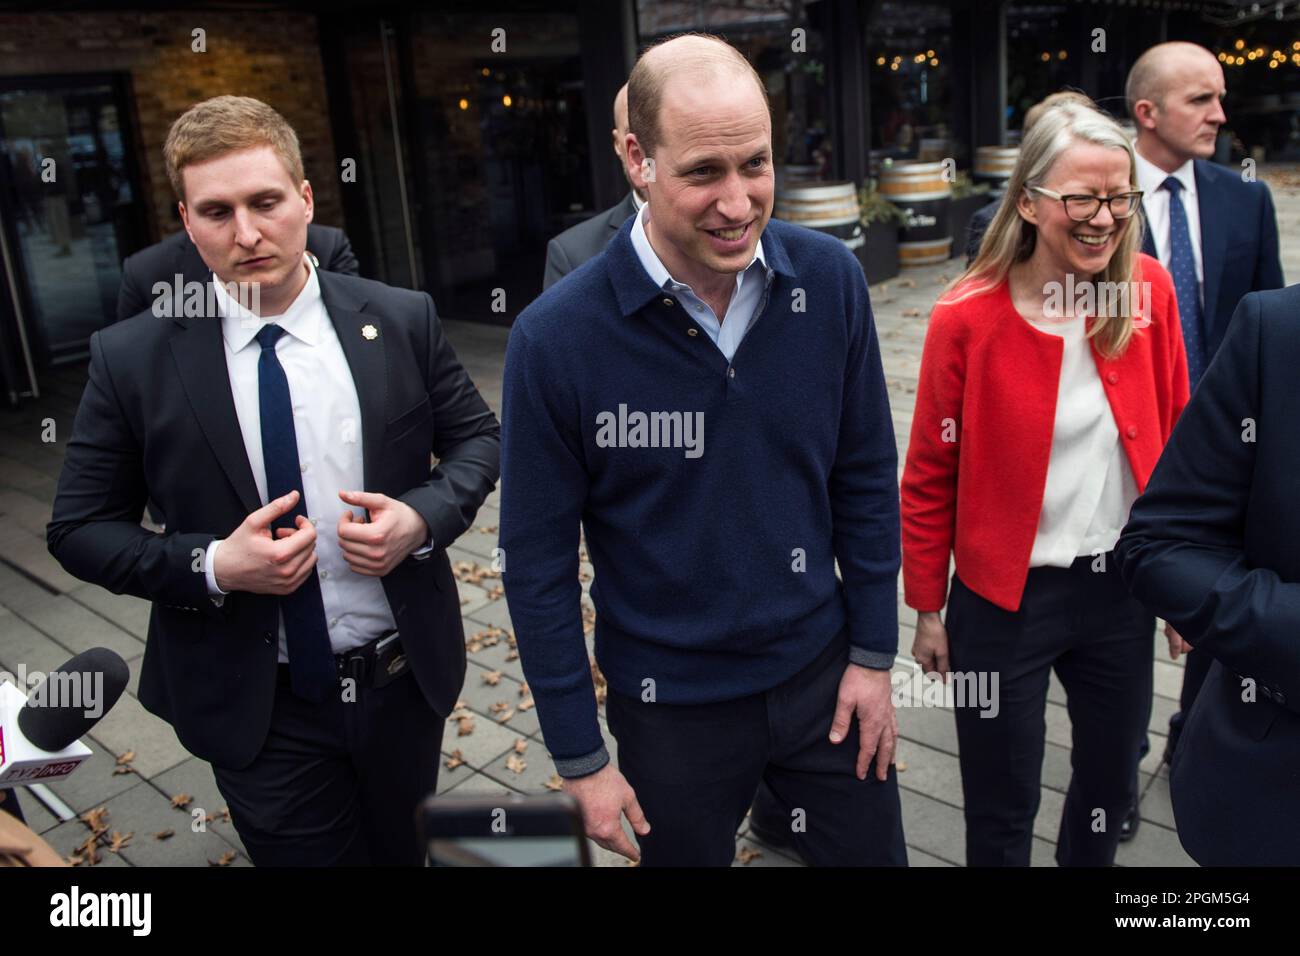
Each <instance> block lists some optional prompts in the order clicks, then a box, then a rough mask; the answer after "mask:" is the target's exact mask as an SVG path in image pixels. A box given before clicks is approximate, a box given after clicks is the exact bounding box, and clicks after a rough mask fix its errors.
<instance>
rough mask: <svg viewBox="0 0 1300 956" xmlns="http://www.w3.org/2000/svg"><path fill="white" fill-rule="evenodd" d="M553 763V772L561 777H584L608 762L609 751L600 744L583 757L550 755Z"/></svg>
mask: <svg viewBox="0 0 1300 956" xmlns="http://www.w3.org/2000/svg"><path fill="white" fill-rule="evenodd" d="M551 760H552V761H554V763H555V772H556V773H558V774H559V775H560V776H561V777H565V778H572V777H585V776H587V775H588V774H593V773H595V772H596V771H597V770H600V769H602V768H603V767H604V766H605V764H607V763H609V751H608V750H606V749H605V745H604V744H601V745H600V749H599V750H593V751H592V752H591V753H589V754H587V755H586V756H585V757H554V756H553V757H551Z"/></svg>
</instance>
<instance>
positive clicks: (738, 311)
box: [632, 204, 775, 362]
mask: <svg viewBox="0 0 1300 956" xmlns="http://www.w3.org/2000/svg"><path fill="white" fill-rule="evenodd" d="M649 212H650V206H649V205H648V204H647V205H643V206H642V207H641V210H640V211H639V212H638V213H637V214H636V222H634V223H632V248H633V249H635V250H636V254H637V258H638V259H640V260H641V265H642V267H644V268H645V271H646V272H647V273H648V274H649V275H650V278H651V279H653V280H654V281H655V284H656V285H657V286H659V288H661V289H663V290H664V291H665V292H673V293H675V294H676V296H677V299H678V301H679V302H681V304H682V305H683V306H684V307H685V308H686V311H687V312H689V313H690V314H691V318H693V319H694V320H695V322H696V324H697V325H699V327H700V328H702V329H703V330H704V331H705V332H706V333H708V336H709V338H711V339H712V340H713V343H714V344H715V345H716V346H717V347H718V348H719V349H721V350H722V354H723V355H725V356H726V357H727V361H728V362H730V361H731V359H732V358H733V357H734V356H735V354H736V349H737V348H739V347H740V340H741V339H743V338H744V337H745V333H746V332H748V331H749V326H750V324H751V323H752V322H753V321H754V319H755V318H756V317H757V315H756V313H757V312H758V305H759V303H760V302H761V301H762V299H763V293H764V292H765V291H766V290H767V286H768V284H770V283H771V281H772V276H773V275H774V274H775V273H773V272H772V270H771V269H769V268H768V267H767V261H766V260H765V259H764V258H763V240H762V239H761V238H760V239H759V240H758V245H757V246H756V247H755V249H754V258H752V259H750V260H749V265H748V266H746V267H745V268H744V269H743V270H741V271H740V272H738V273H736V291H735V292H733V293H732V294H731V301H730V302H729V303H728V304H727V312H726V314H725V315H724V316H723V317H722V321H721V322H719V321H718V317H717V315H715V314H714V312H713V309H711V308H710V307H709V306H708V305H707V304H706V303H705V302H704V300H703V299H701V298H700V297H699V296H697V295H696V294H695V292H694V290H693V289H691V287H690V286H688V285H686V284H685V283H684V282H678V281H677V280H676V279H674V278H673V277H672V276H671V275H669V274H668V269H667V268H665V266H664V264H663V262H662V261H661V260H660V258H659V256H658V254H656V253H655V251H654V247H653V246H651V245H650V238H649V237H648V236H647V235H646V232H645V222H646V217H647V215H648V214H649Z"/></svg>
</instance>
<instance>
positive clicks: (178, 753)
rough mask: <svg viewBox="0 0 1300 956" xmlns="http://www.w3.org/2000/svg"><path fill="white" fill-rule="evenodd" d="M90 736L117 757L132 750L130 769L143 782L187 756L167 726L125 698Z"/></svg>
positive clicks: (122, 698) (169, 726)
mask: <svg viewBox="0 0 1300 956" xmlns="http://www.w3.org/2000/svg"><path fill="white" fill-rule="evenodd" d="M90 736H91V738H92V739H94V740H95V741H97V742H98V743H99V744H100V745H102V746H103V747H104V748H105V749H106V750H108V751H109V752H110V753H112V754H116V755H118V756H120V755H122V754H124V753H126V751H128V750H134V751H135V760H134V762H133V763H132V766H134V767H135V769H136V772H137V773H139V774H140V775H141V776H142V777H146V778H149V777H154V776H157V775H158V774H160V773H162V772H163V771H164V770H169V769H170V768H172V767H174V766H176V765H177V764H178V763H180V762H181V761H183V760H186V759H188V758H189V756H190V754H189V752H188V751H186V749H185V748H184V747H182V746H181V742H180V741H179V740H177V739H176V732H175V731H173V730H172V728H171V725H170V724H168V723H167V722H166V721H164V720H162V719H160V718H158V717H155V716H154V715H153V714H151V713H149V712H148V711H146V710H145V709H144V707H143V706H142V705H141V704H140V702H139V701H138V700H136V699H135V698H134V697H131V696H129V695H127V694H123V695H122V697H121V698H120V699H119V700H118V702H117V706H115V707H114V708H113V709H112V710H110V711H109V712H108V713H107V714H105V715H104V718H103V719H102V720H101V721H100V722H99V723H98V724H96V725H95V727H94V729H93V730H92V731H91V732H90Z"/></svg>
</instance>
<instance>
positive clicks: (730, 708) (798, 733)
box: [605, 633, 907, 866]
mask: <svg viewBox="0 0 1300 956" xmlns="http://www.w3.org/2000/svg"><path fill="white" fill-rule="evenodd" d="M848 648H849V645H848V638H847V635H846V634H845V633H841V634H839V635H837V636H836V638H835V639H834V640H832V641H831V642H830V644H829V645H828V646H827V648H826V649H825V650H824V651H823V652H822V653H821V654H820V655H818V657H817V659H816V660H814V661H813V662H812V663H811V664H809V665H808V666H807V667H805V668H804V669H803V670H802V671H800V672H799V673H798V674H796V675H795V676H794V677H792V678H790V679H789V680H787V681H786V682H785V683H783V684H780V685H778V686H776V687H774V688H772V689H771V690H769V691H766V692H764V693H761V694H754V695H752V696H749V697H742V698H740V699H739V700H729V701H723V702H721V703H713V704H698V705H676V704H663V703H654V702H644V701H642V700H641V699H640V698H636V697H625V696H623V695H621V694H617V693H615V692H614V691H612V690H611V691H610V692H609V695H608V698H607V699H606V705H605V706H606V716H607V718H608V720H609V729H610V732H611V733H612V734H613V735H614V737H615V738H616V739H617V740H618V764H619V769H620V770H621V771H622V772H623V775H624V776H625V777H626V778H627V781H628V783H629V784H631V786H632V789H633V790H635V791H636V796H637V801H638V802H639V803H640V804H641V809H642V810H644V811H645V815H646V820H647V821H649V823H650V833H649V835H648V836H645V837H643V838H641V839H640V844H641V864H642V866H728V865H730V864H731V862H732V860H733V859H734V857H735V854H736V830H737V828H738V827H739V826H740V824H741V823H742V822H744V819H745V811H746V810H748V809H749V805H750V803H751V801H753V799H754V794H755V793H756V791H757V790H758V787H759V784H760V783H763V784H765V785H766V791H767V792H769V793H770V795H771V796H772V797H773V798H774V800H775V805H776V806H777V807H779V811H778V812H779V813H780V814H781V816H780V820H781V822H782V823H784V824H785V825H787V826H790V827H791V836H792V838H793V842H794V845H795V847H796V848H797V849H798V851H799V852H800V854H801V855H802V856H803V858H804V859H806V860H808V861H809V862H810V863H813V864H814V865H820V866H906V865H907V848H906V846H905V845H904V843H903V822H902V808H901V806H900V804H899V799H898V776H897V771H896V770H895V769H894V767H893V766H892V765H891V766H890V768H889V776H888V779H887V780H885V781H884V782H881V781H879V780H877V779H876V776H875V774H876V765H875V761H874V760H873V761H872V764H871V767H870V768H869V769H868V772H867V779H866V780H859V779H858V778H857V777H856V776H855V775H854V764H855V762H856V760H857V757H858V723H857V718H856V717H855V718H853V720H852V723H851V725H850V728H849V733H848V736H847V737H846V739H845V740H843V741H842V742H840V743H839V744H832V743H831V742H830V739H829V734H830V729H831V719H832V718H833V716H834V713H835V701H836V697H837V693H838V689H839V683H840V677H841V676H843V674H844V668H845V667H846V666H847V665H848Z"/></svg>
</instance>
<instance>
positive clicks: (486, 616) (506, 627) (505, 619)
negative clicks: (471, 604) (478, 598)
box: [465, 597, 514, 633]
mask: <svg viewBox="0 0 1300 956" xmlns="http://www.w3.org/2000/svg"><path fill="white" fill-rule="evenodd" d="M466 616H467V617H468V618H469V619H470V620H471V621H474V622H475V623H477V624H481V625H483V626H484V627H499V628H501V629H502V630H503V631H510V632H511V633H514V625H512V624H511V623H510V608H509V607H507V605H506V599H505V598H504V597H499V598H497V599H496V600H495V601H488V603H487V604H484V605H483V606H482V607H479V608H476V609H475V610H474V611H473V612H472V613H470V614H468V615H466ZM465 626H466V628H468V627H469V624H468V623H467V624H466V625H465Z"/></svg>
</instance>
